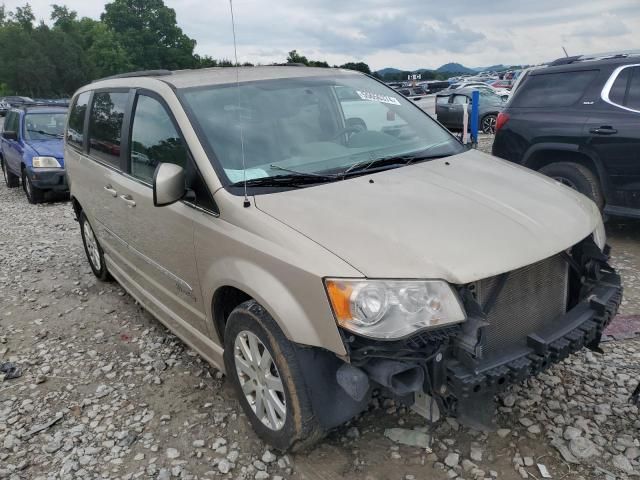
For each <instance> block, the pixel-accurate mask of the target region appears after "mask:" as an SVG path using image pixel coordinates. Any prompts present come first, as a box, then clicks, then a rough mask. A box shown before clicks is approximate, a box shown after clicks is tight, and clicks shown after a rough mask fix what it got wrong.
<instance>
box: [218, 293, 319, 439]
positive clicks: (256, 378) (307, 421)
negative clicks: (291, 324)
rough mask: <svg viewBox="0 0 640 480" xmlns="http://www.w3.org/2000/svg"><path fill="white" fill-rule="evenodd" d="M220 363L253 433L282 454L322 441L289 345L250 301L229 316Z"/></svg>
mask: <svg viewBox="0 0 640 480" xmlns="http://www.w3.org/2000/svg"><path fill="white" fill-rule="evenodd" d="M224 347H225V348H224V363H225V367H226V370H227V378H228V379H229V380H230V381H231V383H232V385H233V387H234V390H235V391H236V394H237V395H238V398H239V399H240V403H241V405H242V408H243V410H244V412H245V414H246V415H247V417H248V418H249V421H250V422H251V425H252V426H253V429H254V430H255V431H256V433H257V434H258V435H259V436H260V438H262V439H263V440H264V441H265V442H267V443H268V444H270V445H272V446H273V447H275V448H277V449H278V450H281V451H286V450H291V451H300V450H304V449H306V448H308V447H310V446H312V445H313V444H315V443H316V442H317V441H319V440H320V439H321V438H322V437H323V436H324V432H323V430H322V429H321V427H320V425H319V423H318V421H317V419H316V417H315V415H314V413H313V409H312V407H311V401H310V399H309V396H308V393H307V388H306V385H305V382H304V378H303V376H302V372H301V370H300V366H299V365H298V360H297V357H296V354H295V350H294V346H293V345H292V344H291V342H290V341H289V340H288V339H287V338H286V337H285V336H284V334H283V333H282V331H281V330H280V328H279V327H278V325H277V324H276V322H275V321H274V320H273V318H271V316H270V315H269V314H268V313H267V311H266V310H265V309H264V308H263V307H262V306H261V305H260V304H258V303H257V302H256V301H255V300H249V301H247V302H244V303H243V304H241V305H239V306H238V307H237V308H235V309H234V310H233V312H231V315H229V319H228V321H227V325H226V328H225V334H224Z"/></svg>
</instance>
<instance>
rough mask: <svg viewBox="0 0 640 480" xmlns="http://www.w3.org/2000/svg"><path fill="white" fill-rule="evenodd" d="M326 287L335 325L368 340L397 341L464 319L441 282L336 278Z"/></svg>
mask: <svg viewBox="0 0 640 480" xmlns="http://www.w3.org/2000/svg"><path fill="white" fill-rule="evenodd" d="M325 287H326V289H327V294H328V296H329V300H330V302H331V307H332V308H333V313H334V315H335V317H336V320H337V322H338V324H339V325H340V326H341V327H343V328H345V329H346V330H349V331H351V332H354V333H357V334H360V335H363V336H366V337H370V338H377V339H386V340H391V339H397V338H402V337H406V336H407V335H410V334H412V333H414V332H415V331H417V330H424V329H429V328H437V327H442V326H444V325H449V324H452V323H459V322H463V321H464V320H465V319H466V315H465V313H464V310H463V308H462V305H461V303H460V301H459V299H458V297H457V295H456V294H455V293H454V291H453V290H452V289H451V286H449V284H448V283H446V282H443V281H441V280H357V279H353V280H351V279H337V278H336V279H327V280H325Z"/></svg>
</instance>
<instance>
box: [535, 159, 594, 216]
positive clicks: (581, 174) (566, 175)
mask: <svg viewBox="0 0 640 480" xmlns="http://www.w3.org/2000/svg"><path fill="white" fill-rule="evenodd" d="M540 173H544V174H545V175H547V176H548V177H551V178H554V179H555V180H557V181H559V182H560V183H562V184H563V185H566V186H567V187H571V188H573V189H574V190H577V191H578V192H580V193H582V194H583V195H586V196H587V197H589V198H590V199H591V200H593V201H594V202H595V204H596V205H597V206H598V208H599V209H600V210H601V211H602V208H603V207H604V197H603V195H602V188H601V187H600V182H599V181H598V177H596V176H595V175H594V173H593V172H592V171H591V170H589V168H587V167H585V166H584V165H580V164H579V163H574V162H556V163H551V164H549V165H547V166H545V167H542V168H541V169H540Z"/></svg>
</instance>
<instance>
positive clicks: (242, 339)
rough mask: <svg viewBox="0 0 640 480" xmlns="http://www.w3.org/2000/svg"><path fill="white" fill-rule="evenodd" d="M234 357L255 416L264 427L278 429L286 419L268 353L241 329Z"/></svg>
mask: <svg viewBox="0 0 640 480" xmlns="http://www.w3.org/2000/svg"><path fill="white" fill-rule="evenodd" d="M233 357H234V363H235V367H236V373H237V375H238V380H239V381H240V386H241V388H242V393H243V394H244V396H245V398H246V400H247V402H248V403H249V405H250V406H251V409H252V410H253V412H254V413H255V414H256V417H257V418H258V419H259V420H260V421H261V422H262V423H263V424H264V425H265V426H266V427H267V428H269V429H271V430H280V429H281V428H282V427H283V426H284V424H285V421H286V419H287V402H286V398H285V393H284V385H283V384H282V379H281V378H280V373H279V372H278V368H277V367H276V364H275V362H274V361H273V357H272V356H271V353H269V350H268V349H267V347H266V346H265V345H264V343H262V341H261V340H260V339H259V338H258V337H257V336H256V335H255V334H254V333H251V332H249V331H246V330H243V331H241V332H240V333H239V334H238V335H237V336H236V339H235V342H234V352H233Z"/></svg>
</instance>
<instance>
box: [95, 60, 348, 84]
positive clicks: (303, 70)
mask: <svg viewBox="0 0 640 480" xmlns="http://www.w3.org/2000/svg"><path fill="white" fill-rule="evenodd" d="M358 74H360V73H359V72H357V71H354V70H345V69H340V68H317V67H305V66H288V65H287V66H257V67H237V68H235V67H211V68H200V69H195V70H176V71H169V70H150V71H141V72H130V73H125V74H122V75H114V76H113V77H108V78H103V79H100V80H96V82H94V83H97V82H100V83H102V82H103V81H108V80H112V79H122V78H136V77H137V78H140V77H149V78H157V79H158V80H161V81H163V82H165V83H168V84H169V85H172V86H173V87H175V88H179V89H180V88H191V87H201V86H206V85H224V84H233V83H235V82H236V75H237V76H238V77H239V80H240V82H241V83H242V82H251V81H258V80H274V79H278V78H301V77H321V76H328V75H332V76H334V75H358Z"/></svg>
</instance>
